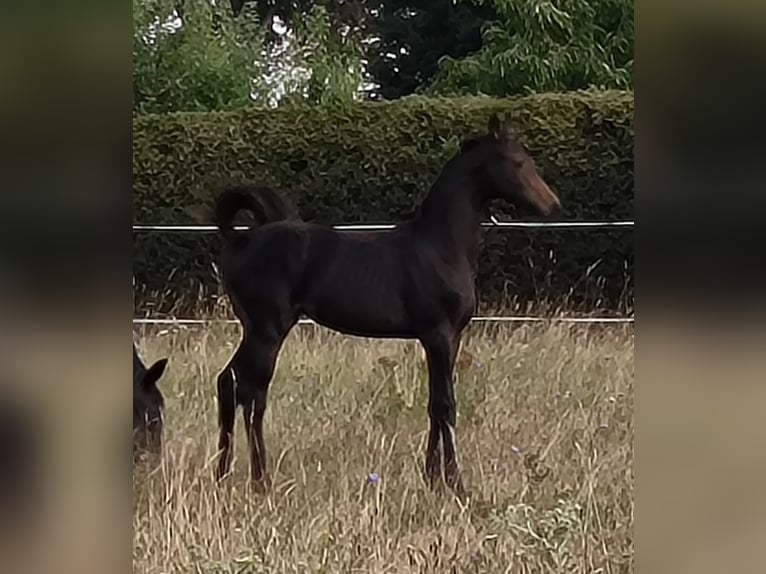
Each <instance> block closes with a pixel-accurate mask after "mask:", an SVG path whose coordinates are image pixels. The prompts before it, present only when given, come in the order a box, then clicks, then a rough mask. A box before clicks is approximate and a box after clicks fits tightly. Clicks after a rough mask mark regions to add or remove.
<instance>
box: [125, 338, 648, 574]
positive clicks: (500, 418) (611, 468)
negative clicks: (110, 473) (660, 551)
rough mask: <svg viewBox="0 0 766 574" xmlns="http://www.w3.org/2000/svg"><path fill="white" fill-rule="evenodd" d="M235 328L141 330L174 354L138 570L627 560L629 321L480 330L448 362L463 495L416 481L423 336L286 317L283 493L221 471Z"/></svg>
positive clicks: (606, 568)
mask: <svg viewBox="0 0 766 574" xmlns="http://www.w3.org/2000/svg"><path fill="white" fill-rule="evenodd" d="M238 341H239V330H238V329H237V328H236V327H234V326H228V327H227V326H214V327H206V328H204V329H194V330H173V331H167V330H165V331H157V330H154V331H146V332H144V333H143V337H142V338H141V339H140V344H139V347H140V349H139V350H140V352H141V353H142V355H143V356H144V357H145V358H146V359H147V360H148V361H150V360H154V359H155V358H158V357H160V356H170V365H169V369H168V372H167V374H166V375H165V377H164V379H163V382H162V386H163V390H164V392H165V395H166V399H167V407H168V408H167V415H166V447H165V453H164V459H163V461H162V462H161V464H160V465H159V466H156V467H154V468H153V469H148V468H145V467H144V468H141V469H137V470H134V479H133V570H134V572H147V573H148V572H151V573H160V572H204V573H219V572H220V573H223V572H231V573H234V572H252V573H261V572H263V573H266V572H268V573H282V572H285V573H291V572H296V573H298V572H301V573H303V572H370V573H386V572H422V573H426V572H433V573H442V572H498V573H500V572H573V573H574V572H577V573H579V572H583V573H584V572H605V573H610V572H629V571H632V567H633V538H632V525H633V476H632V460H633V447H632V438H633V427H632V411H633V332H632V328H630V327H619V326H618V327H608V328H604V327H601V328H594V327H590V328H587V327H582V326H564V325H553V326H542V325H525V326H520V325H517V326H513V327H473V328H471V329H470V330H469V332H468V335H467V336H466V338H465V340H464V344H463V349H462V351H461V355H460V359H459V365H458V368H457V375H456V380H457V382H456V392H457V397H458V424H457V433H458V434H457V441H458V451H459V457H460V462H461V465H462V469H463V475H464V480H465V484H466V488H467V490H468V493H469V498H468V500H467V501H465V502H460V501H459V500H457V499H456V498H455V497H453V496H452V495H451V494H450V492H449V491H441V492H431V491H430V490H429V489H428V488H427V487H426V486H425V484H424V481H423V480H422V478H421V474H420V472H421V468H422V465H423V455H424V446H425V434H426V430H427V427H428V421H427V415H426V396H427V380H426V371H425V365H424V361H423V356H422V353H421V351H420V348H419V346H418V345H417V343H406V342H398V341H372V340H364V339H354V338H347V337H342V336H339V335H332V334H328V333H327V332H324V331H318V330H316V329H315V328H313V327H306V328H298V329H296V330H294V331H293V333H292V334H291V335H290V337H289V339H288V341H287V342H286V344H285V347H284V349H283V351H282V354H281V356H280V360H279V363H278V366H277V372H276V375H275V379H274V381H273V383H272V387H271V394H270V400H269V409H268V411H267V415H266V441H267V446H268V447H270V452H269V455H270V460H269V466H270V469H271V475H272V482H273V486H272V490H271V492H270V493H269V494H268V495H265V496H264V495H258V494H256V493H254V492H251V491H250V490H249V488H248V481H247V463H246V460H245V456H246V453H245V448H244V446H245V445H244V443H245V440H244V436H243V435H244V433H243V430H242V424H241V417H238V419H237V456H236V458H235V461H234V469H235V470H234V473H233V475H232V476H231V477H230V478H229V479H228V480H226V481H225V482H224V483H223V484H222V485H216V484H215V482H214V480H213V463H214V460H215V447H216V440H217V435H216V404H215V377H216V374H217V372H218V371H219V369H221V368H222V367H223V366H224V365H225V364H226V362H227V361H228V359H229V357H230V356H231V353H232V352H233V349H234V346H235V345H236V344H237V342H238Z"/></svg>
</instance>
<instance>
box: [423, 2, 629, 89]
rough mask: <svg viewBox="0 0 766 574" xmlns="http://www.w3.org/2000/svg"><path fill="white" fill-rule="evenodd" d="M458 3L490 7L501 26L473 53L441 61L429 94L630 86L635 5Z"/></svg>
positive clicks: (491, 25)
mask: <svg viewBox="0 0 766 574" xmlns="http://www.w3.org/2000/svg"><path fill="white" fill-rule="evenodd" d="M463 1H465V2H471V3H473V4H479V5H486V4H490V5H492V6H493V7H494V8H495V10H496V11H497V13H498V15H499V20H497V21H494V22H491V23H489V24H488V25H487V26H486V27H485V29H484V32H483V35H482V36H483V42H482V46H481V48H480V49H479V50H477V51H476V52H475V53H473V54H470V55H468V56H466V57H464V58H453V57H450V56H449V55H447V56H446V57H445V58H444V59H443V60H442V62H441V64H440V69H439V73H438V74H437V76H436V80H435V82H434V83H433V85H432V86H431V91H432V92H433V93H437V94H476V93H483V94H488V95H494V96H506V95H513V94H519V93H526V92H545V91H566V90H577V89H583V88H588V87H599V88H630V87H632V85H633V77H632V75H633V38H634V32H633V0H463Z"/></svg>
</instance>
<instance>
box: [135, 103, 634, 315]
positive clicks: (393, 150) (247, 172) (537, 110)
mask: <svg viewBox="0 0 766 574" xmlns="http://www.w3.org/2000/svg"><path fill="white" fill-rule="evenodd" d="M496 111H497V112H503V113H506V114H510V117H511V118H512V122H513V124H514V126H515V128H516V131H517V132H518V134H519V136H520V138H521V139H522V141H523V142H524V144H525V145H526V146H527V148H528V150H529V151H530V153H531V155H532V156H533V157H534V158H535V160H536V162H537V164H538V166H539V168H540V170H541V172H542V173H543V176H544V177H545V179H546V181H548V183H549V184H550V185H551V187H552V188H553V189H554V190H556V192H557V193H558V194H559V197H560V198H561V200H562V202H563V204H564V206H565V208H566V210H567V218H568V219H607V220H614V219H632V218H633V94H632V92H587V93H575V94H571V93H570V94H544V95H535V96H528V97H525V98H519V99H513V100H508V99H503V100H499V99H490V98H459V99H434V98H422V97H410V98H405V99H402V100H398V101H395V102H391V103H385V104H380V103H365V104H358V105H354V106H351V107H349V108H344V109H317V108H288V109H279V110H264V109H258V108H250V109H244V110H241V111H236V112H225V113H209V114H173V115H161V116H160V115H147V116H139V117H137V118H135V119H134V121H133V178H134V181H133V189H134V193H133V205H134V221H135V222H137V223H145V224H148V223H165V224H170V223H177V224H181V223H193V222H196V220H195V215H194V208H195V206H198V205H199V204H200V202H201V200H203V199H205V198H207V197H209V194H210V192H211V190H213V189H215V188H217V187H220V186H222V185H225V184H228V183H240V182H257V183H260V184H264V185H271V186H273V187H275V188H277V189H280V190H285V193H287V194H288V195H289V197H290V199H291V201H292V203H293V204H294V205H296V206H297V208H298V209H299V211H300V213H301V215H302V217H303V218H304V219H307V220H313V221H317V222H321V223H348V222H388V221H395V220H398V219H400V218H402V217H406V216H407V215H409V214H411V213H412V212H413V211H414V209H415V207H416V206H417V204H418V203H419V202H420V201H421V200H422V198H423V197H424V196H425V194H426V192H427V190H428V188H429V187H430V185H431V184H432V182H433V181H434V179H435V178H436V176H437V174H438V173H439V170H440V169H441V167H442V165H443V164H444V163H445V162H446V161H447V159H448V158H449V157H451V156H452V155H453V154H454V153H455V151H456V150H457V147H458V145H459V142H460V139H462V138H463V137H465V136H469V135H473V134H476V133H480V132H482V131H484V130H485V129H486V123H487V119H488V117H489V115H490V114H491V113H492V112H496ZM504 207H505V206H502V205H498V206H496V207H495V209H494V210H495V212H496V213H497V214H498V216H500V217H501V216H502V215H503V214H505V215H506V216H512V214H511V213H509V212H506V211H504ZM219 249H220V243H219V241H218V240H217V238H216V237H214V236H213V237H189V236H180V235H160V234H143V233H140V234H139V233H136V234H134V279H135V282H136V286H137V290H136V292H137V293H138V294H139V295H138V299H137V301H136V303H137V304H138V306H139V307H142V306H143V305H145V304H146V302H147V298H149V297H154V296H155V295H154V293H156V292H165V293H167V292H172V293H174V295H172V296H166V297H165V299H166V300H167V301H168V302H169V301H171V300H173V299H177V298H181V299H182V303H183V305H186V304H187V303H189V304H192V303H193V304H196V303H198V300H199V294H200V293H208V292H210V288H211V287H214V286H215V285H216V281H215V277H214V273H213V268H212V265H211V263H212V262H214V261H215V260H216V259H217V254H218V250H219ZM632 268H633V235H632V231H631V230H630V229H627V230H625V229H623V230H619V231H617V230H614V231H613V230H609V231H551V230H540V231H502V232H501V231H492V230H489V231H487V232H486V233H485V245H484V249H483V254H482V258H481V261H480V269H479V290H480V296H481V299H482V303H483V304H484V305H492V304H495V303H498V302H500V301H501V300H502V299H503V298H504V297H506V296H509V297H512V298H518V299H519V300H521V301H539V300H541V299H545V300H547V301H552V302H556V303H561V302H564V301H566V302H567V304H569V305H570V306H579V307H593V306H594V305H598V306H602V307H609V308H612V309H615V310H618V308H621V307H623V306H625V305H632V297H633V278H632V277H633V274H632ZM150 294H152V295H150Z"/></svg>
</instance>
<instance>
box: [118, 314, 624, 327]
mask: <svg viewBox="0 0 766 574" xmlns="http://www.w3.org/2000/svg"><path fill="white" fill-rule="evenodd" d="M634 321H635V320H634V318H633V317H534V316H518V317H474V318H473V319H471V323H485V324H486V323H572V324H585V325H593V324H610V323H611V324H615V323H617V324H627V323H633V322H634ZM133 324H134V325H215V324H227V325H236V324H239V321H237V320H236V319H152V318H146V319H133ZM298 324H299V325H318V323H316V322H315V321H312V320H311V319H301V320H300V321H298Z"/></svg>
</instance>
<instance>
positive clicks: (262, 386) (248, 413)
mask: <svg viewBox="0 0 766 574" xmlns="http://www.w3.org/2000/svg"><path fill="white" fill-rule="evenodd" d="M287 330H289V329H287ZM287 330H285V333H284V334H280V335H274V333H273V331H271V332H269V330H265V329H264V330H263V331H260V332H251V333H248V334H247V335H245V340H244V341H243V349H242V351H243V352H242V354H241V356H240V357H239V358H238V360H237V374H238V376H239V377H240V379H239V380H238V382H237V400H238V402H239V403H241V404H242V406H243V415H244V419H245V431H246V433H247V442H248V448H249V451H250V477H251V479H252V481H253V483H255V484H256V485H261V484H264V483H267V481H268V477H267V472H266V445H265V443H264V440H263V417H264V415H265V413H266V400H267V397H268V390H269V383H270V382H271V379H272V377H273V375H274V367H275V365H276V361H277V356H278V354H279V350H280V348H281V346H282V341H283V340H284V336H285V335H286V334H287ZM266 333H269V334H266Z"/></svg>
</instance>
